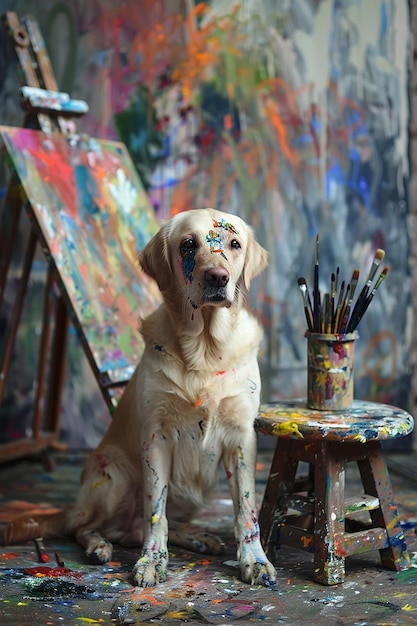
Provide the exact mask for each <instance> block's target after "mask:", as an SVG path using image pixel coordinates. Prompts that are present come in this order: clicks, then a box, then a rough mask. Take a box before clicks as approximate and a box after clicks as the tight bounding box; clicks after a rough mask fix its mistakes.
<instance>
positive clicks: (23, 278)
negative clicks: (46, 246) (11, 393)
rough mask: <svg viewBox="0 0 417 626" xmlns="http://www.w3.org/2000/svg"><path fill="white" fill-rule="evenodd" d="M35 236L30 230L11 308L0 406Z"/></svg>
mask: <svg viewBox="0 0 417 626" xmlns="http://www.w3.org/2000/svg"><path fill="white" fill-rule="evenodd" d="M36 242H37V238H36V234H35V232H34V230H33V228H32V229H31V230H30V234H29V240H28V243H27V248H26V254H25V258H24V261H23V269H22V275H21V279H20V284H19V289H18V291H17V294H16V298H15V303H14V307H13V319H12V324H11V329H10V332H9V336H8V338H7V341H6V345H5V350H4V356H3V361H2V364H1V367H0V406H1V403H2V400H3V396H4V390H5V386H6V379H7V375H8V373H9V368H10V362H11V359H12V355H13V348H14V344H15V341H16V335H17V331H18V328H19V322H20V318H21V316H22V310H23V305H24V301H25V295H26V290H27V285H28V281H29V275H30V270H31V268H32V263H33V257H34V255H35V249H36Z"/></svg>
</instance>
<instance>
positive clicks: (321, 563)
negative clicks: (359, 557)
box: [255, 400, 414, 585]
mask: <svg viewBox="0 0 417 626" xmlns="http://www.w3.org/2000/svg"><path fill="white" fill-rule="evenodd" d="M255 427H256V429H257V430H258V431H259V432H262V433H264V434H268V435H273V436H275V437H277V444H276V449H275V454H274V458H273V461H272V465H271V469H270V474H269V478H268V482H267V485H266V489H265V495H264V499H263V503H262V508H261V512H260V517H259V522H260V527H261V536H262V541H263V544H264V547H265V549H266V550H267V552H268V554H269V556H270V558H272V559H273V560H274V559H276V557H277V552H276V550H277V548H279V547H280V545H287V546H293V547H297V548H300V549H303V550H307V551H308V552H312V553H314V580H316V581H317V582H318V583H321V584H325V585H335V584H337V583H341V582H343V581H344V579H345V558H346V557H347V556H351V555H353V554H359V553H362V552H367V551H370V550H377V549H378V550H379V551H380V556H381V561H382V564H383V565H384V566H385V567H386V568H388V569H392V570H397V571H399V570H401V569H405V568H407V567H409V565H410V558H409V555H408V552H407V546H406V543H405V539H404V534H403V532H402V530H401V525H400V519H399V516H398V510H397V505H396V502H395V500H394V494H393V490H392V486H391V481H390V477H389V474H388V470H387V467H386V465H385V461H384V457H383V454H382V449H381V441H382V440H387V439H395V438H397V437H403V436H405V435H408V434H409V433H411V432H412V430H413V427H414V420H413V418H412V416H411V415H410V414H409V413H407V412H406V411H404V410H402V409H399V408H396V407H392V406H389V405H386V404H379V403H375V402H362V401H354V402H353V405H352V407H351V408H350V409H348V410H345V411H343V412H330V411H316V410H314V409H309V408H307V405H306V402H305V400H293V401H288V402H279V403H274V404H264V405H262V406H261V408H260V412H259V417H258V418H257V420H256V423H255ZM299 462H304V463H307V464H308V465H307V466H306V467H308V473H307V475H306V476H299V475H298V474H297V469H298V464H299ZM349 462H356V463H357V464H358V467H359V473H360V476H361V480H362V485H363V489H364V493H361V494H358V495H357V496H355V497H349V498H346V497H345V467H346V464H347V463H349ZM364 512H365V514H364ZM358 514H360V515H358ZM364 516H366V518H367V519H366V520H364V519H363V518H364ZM358 518H359V519H358Z"/></svg>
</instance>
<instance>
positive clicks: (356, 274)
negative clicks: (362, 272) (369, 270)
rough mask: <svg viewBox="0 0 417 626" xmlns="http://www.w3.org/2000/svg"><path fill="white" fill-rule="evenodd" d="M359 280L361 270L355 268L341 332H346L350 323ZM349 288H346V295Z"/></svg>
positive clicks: (349, 286)
mask: <svg viewBox="0 0 417 626" xmlns="http://www.w3.org/2000/svg"><path fill="white" fill-rule="evenodd" d="M358 281H359V270H358V269H354V270H353V273H352V278H351V279H350V283H349V285H348V289H349V299H348V303H347V306H346V308H345V311H344V313H343V318H342V325H341V327H340V332H341V333H345V332H346V330H347V327H348V324H349V315H350V311H351V309H352V303H353V297H354V295H355V291H356V287H357V286H358ZM348 289H346V295H347V293H348Z"/></svg>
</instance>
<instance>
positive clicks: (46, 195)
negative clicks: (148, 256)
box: [0, 126, 160, 382]
mask: <svg viewBox="0 0 417 626" xmlns="http://www.w3.org/2000/svg"><path fill="white" fill-rule="evenodd" d="M0 135H1V138H2V140H3V146H4V148H3V149H4V150H5V151H6V153H7V156H8V158H9V159H10V161H11V164H12V166H13V167H14V169H15V170H16V172H17V174H18V177H19V180H20V183H21V185H22V188H23V191H24V194H25V195H26V197H27V200H28V208H29V210H30V212H31V213H32V214H33V217H34V219H35V223H36V225H37V227H38V229H39V234H40V237H41V241H43V245H44V249H45V250H46V252H47V255H48V257H49V258H50V260H51V262H52V263H53V264H54V265H55V267H56V269H57V272H58V276H59V280H60V282H61V284H62V286H63V288H64V290H65V292H66V295H67V299H68V301H69V303H70V309H71V310H70V313H71V318H72V321H73V322H74V326H75V327H76V329H77V330H78V332H79V335H80V338H81V341H82V343H83V345H84V346H85V348H86V350H87V356H88V357H89V359H90V362H91V360H92V362H93V365H95V367H96V369H97V371H98V372H99V373H100V374H101V375H102V376H103V378H107V377H108V379H109V381H112V382H119V381H122V380H126V379H128V378H130V376H131V374H132V372H133V369H134V367H135V365H136V363H137V361H138V359H139V357H140V355H141V353H142V349H143V341H142V338H141V336H140V334H139V332H138V325H139V317H140V316H146V315H148V314H149V313H150V312H151V311H152V310H153V309H154V308H155V307H156V306H157V304H158V303H159V298H160V296H159V291H158V289H157V287H156V285H155V284H154V283H153V281H151V280H150V279H149V278H148V277H146V276H145V275H144V274H143V273H142V272H141V271H140V269H139V267H138V263H137V254H138V252H139V250H140V249H141V248H143V246H144V245H145V244H146V243H147V241H148V240H149V239H150V238H151V236H152V235H153V234H154V233H155V232H156V231H157V230H158V227H159V226H158V221H157V219H156V217H155V214H154V211H153V209H152V206H151V205H150V202H149V200H148V197H147V195H146V193H145V191H144V189H143V187H142V184H141V182H140V179H139V177H138V175H137V173H136V170H135V168H134V166H133V163H132V160H131V158H130V156H129V154H128V152H127V150H126V149H125V147H124V145H123V144H121V143H120V142H115V141H109V140H98V139H91V138H89V137H85V136H72V137H65V136H64V135H60V134H56V135H51V136H49V135H48V136H47V135H45V134H43V133H41V132H39V131H35V130H29V129H22V128H11V127H4V126H3V127H0Z"/></svg>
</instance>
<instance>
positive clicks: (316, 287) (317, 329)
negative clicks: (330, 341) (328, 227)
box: [313, 233, 321, 333]
mask: <svg viewBox="0 0 417 626" xmlns="http://www.w3.org/2000/svg"><path fill="white" fill-rule="evenodd" d="M319 244H320V235H319V234H318V233H317V235H316V260H315V264H314V289H313V302H314V330H315V332H316V333H319V332H321V328H320V327H321V320H320V318H321V315H320V292H319Z"/></svg>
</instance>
